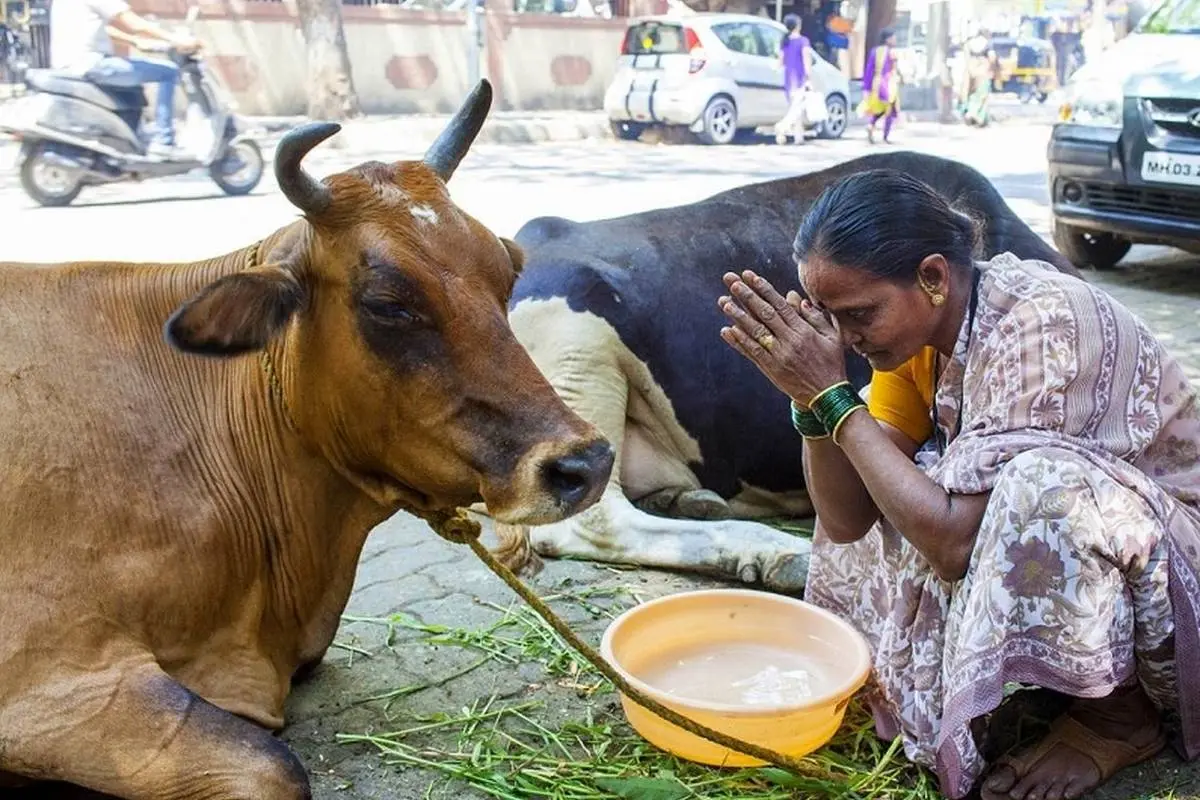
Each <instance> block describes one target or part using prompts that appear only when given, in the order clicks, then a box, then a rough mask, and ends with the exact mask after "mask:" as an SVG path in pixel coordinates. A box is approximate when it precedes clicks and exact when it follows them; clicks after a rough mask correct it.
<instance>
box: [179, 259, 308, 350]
mask: <svg viewBox="0 0 1200 800" xmlns="http://www.w3.org/2000/svg"><path fill="white" fill-rule="evenodd" d="M303 302H304V287H303V286H302V285H301V284H300V282H299V281H298V280H296V277H295V276H294V275H293V274H292V273H291V272H290V271H288V270H286V269H284V268H282V267H279V266H274V265H270V264H268V265H266V266H263V267H255V268H254V269H248V270H245V271H244V272H238V273H236V274H234V275H226V276H225V277H223V278H220V279H219V280H216V281H213V282H212V283H210V284H209V285H208V286H205V287H204V288H203V289H201V290H200V291H199V292H198V293H197V294H196V295H195V296H194V297H192V298H191V299H190V300H188V301H186V302H185V303H184V304H183V305H181V306H180V307H179V308H177V309H176V310H175V313H174V314H172V315H171V318H170V319H168V320H167V324H166V326H165V327H164V334H165V336H166V339H167V342H168V343H169V344H170V345H171V346H172V347H174V348H176V349H178V350H182V351H183V352H185V353H196V354H198V355H205V356H219V357H228V356H237V355H242V354H243V353H249V352H251V351H253V350H261V349H262V348H264V347H266V345H267V342H269V341H271V338H272V337H273V336H275V334H277V333H279V331H281V330H282V329H283V327H284V326H285V325H287V323H288V320H290V319H291V318H292V315H293V314H295V313H296V311H297V310H299V308H300V306H301V305H302V304H303Z"/></svg>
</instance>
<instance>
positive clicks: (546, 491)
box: [484, 438, 615, 525]
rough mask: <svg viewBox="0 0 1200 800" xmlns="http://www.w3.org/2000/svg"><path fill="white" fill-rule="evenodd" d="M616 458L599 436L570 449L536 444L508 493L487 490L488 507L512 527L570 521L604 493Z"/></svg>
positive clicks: (500, 520)
mask: <svg viewBox="0 0 1200 800" xmlns="http://www.w3.org/2000/svg"><path fill="white" fill-rule="evenodd" d="M614 458H615V457H614V454H613V449H612V445H610V444H609V443H608V441H607V440H605V439H599V438H597V439H592V440H589V441H586V442H583V443H580V444H576V445H574V446H569V447H566V448H564V447H563V446H562V445H559V446H557V447H555V446H553V445H541V446H537V447H534V448H532V449H531V450H530V452H529V453H527V454H526V455H525V456H524V458H522V459H521V461H520V462H519V463H518V464H517V469H516V474H515V475H514V476H513V480H512V482H511V484H510V485H509V487H506V488H507V489H508V490H507V491H504V490H500V491H498V492H497V491H487V490H486V489H485V491H484V498H485V500H486V501H487V504H488V510H489V511H490V513H491V514H492V516H493V517H494V518H495V519H496V520H497V521H499V522H504V523H507V524H510V525H546V524H549V523H551V522H558V521H559V520H562V519H566V518H567V517H570V516H572V515H574V514H578V513H579V512H580V511H583V510H584V509H586V508H588V507H589V506H591V505H592V504H593V503H595V502H596V501H597V500H599V499H600V496H601V495H602V494H604V487H605V486H607V485H608V481H609V477H610V476H611V475H612V470H613V461H614ZM488 495H493V497H492V498H488ZM495 495H499V496H495Z"/></svg>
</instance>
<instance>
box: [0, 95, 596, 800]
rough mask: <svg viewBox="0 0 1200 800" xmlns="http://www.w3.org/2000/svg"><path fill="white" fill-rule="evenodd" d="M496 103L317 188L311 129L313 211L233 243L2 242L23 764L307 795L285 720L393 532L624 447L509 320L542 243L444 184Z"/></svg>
mask: <svg viewBox="0 0 1200 800" xmlns="http://www.w3.org/2000/svg"><path fill="white" fill-rule="evenodd" d="M490 102H491V90H490V87H489V86H488V85H487V84H486V83H482V84H480V86H479V87H478V88H477V89H476V90H475V91H474V92H473V94H472V95H471V97H470V98H469V99H468V101H467V103H466V104H465V105H464V106H463V108H462V109H461V110H460V111H459V113H458V115H457V116H456V118H455V120H454V121H453V122H451V124H450V126H449V127H448V128H447V130H446V131H445V132H444V133H443V134H442V136H441V137H440V138H439V139H438V141H437V142H436V143H435V144H434V145H433V146H432V147H431V149H430V151H429V152H428V153H427V154H426V156H425V159H424V161H423V162H420V163H397V164H382V163H377V162H371V163H366V164H362V165H360V166H358V167H356V168H354V169H352V170H349V171H347V172H343V173H339V174H336V175H333V176H330V177H328V178H326V179H325V180H324V181H322V182H317V181H316V180H314V179H313V178H311V177H310V176H308V175H307V174H306V173H305V172H304V171H303V170H302V169H301V168H300V160H301V159H302V158H303V156H304V154H305V153H306V152H307V151H308V150H310V149H311V148H312V147H314V146H315V145H316V144H318V143H319V142H321V141H322V140H324V139H326V138H328V137H329V136H331V135H333V134H334V133H335V132H336V131H337V130H338V127H337V126H336V125H332V124H312V125H308V126H305V127H302V128H300V129H297V130H295V131H293V132H291V133H290V134H289V135H288V136H286V137H285V138H284V140H283V141H282V142H281V143H280V145H279V149H278V154H277V156H276V161H275V170H276V175H277V176H278V178H279V185H280V188H281V189H282V191H283V192H284V194H285V195H286V196H287V198H288V199H289V200H290V201H291V202H292V203H293V204H294V205H295V206H297V207H298V208H299V209H300V210H301V211H303V212H304V218H303V219H302V220H300V221H297V222H296V223H294V224H292V225H289V226H288V227H286V228H283V229H281V230H279V231H277V232H275V233H273V234H271V235H269V236H267V237H266V238H265V239H264V240H262V241H261V242H258V243H257V244H254V245H252V246H250V247H247V248H244V249H242V250H239V251H237V252H234V253H231V254H229V255H226V256H222V257H220V258H215V259H213V260H211V261H204V262H198V263H194V264H178V265H174V264H171V265H164V264H100V263H87V264H64V265H57V266H37V267H35V266H32V265H23V264H3V265H0V297H2V298H3V303H2V304H0V337H2V341H3V349H2V350H0V382H2V384H0V386H2V388H0V463H2V464H3V467H2V469H3V472H2V473H0V474H2V475H3V479H2V481H0V550H2V552H3V560H2V561H0V769H2V770H4V771H6V772H7V773H9V776H8V777H9V778H10V779H12V777H13V775H14V774H15V775H16V776H22V777H24V778H33V779H55V780H61V781H67V782H70V783H75V784H78V785H81V786H85V787H89V788H91V789H96V790H99V791H103V792H107V793H110V794H114V795H117V796H119V797H125V798H150V797H154V798H253V800H273V799H274V798H302V797H309V796H310V792H309V788H308V779H307V777H306V775H305V772H304V769H303V767H302V766H301V764H300V763H299V761H298V760H297V759H296V758H295V756H293V755H292V754H291V752H290V751H289V750H288V749H287V748H286V747H285V746H284V745H283V744H282V743H280V742H279V741H278V740H277V739H275V738H274V737H273V736H272V735H271V734H270V733H269V732H268V730H267V729H277V728H279V727H280V726H281V725H282V724H283V707H284V700H285V698H286V697H287V695H288V691H289V688H290V682H291V680H292V678H293V676H294V675H296V674H297V672H298V671H300V670H302V669H303V668H304V667H306V666H309V665H312V664H314V663H316V662H317V661H319V660H320V659H321V657H322V655H323V654H324V653H325V650H326V648H327V647H328V646H329V644H330V642H331V641H332V639H333V636H334V632H335V630H336V628H337V626H338V619H339V615H340V613H341V611H342V610H343V608H344V607H345V605H346V601H347V598H348V596H349V594H350V589H351V586H352V583H353V580H354V573H355V568H356V565H357V562H358V558H359V553H360V551H361V548H362V545H363V542H364V540H365V538H366V535H367V533H368V532H369V531H370V530H371V528H372V527H373V526H375V525H376V524H378V523H380V522H381V521H383V520H384V519H386V518H387V517H389V516H390V515H392V514H393V513H395V512H396V511H397V510H398V509H401V508H411V509H435V508H446V507H452V506H462V505H465V504H469V503H471V502H473V501H475V500H476V499H482V500H483V501H485V502H486V503H487V504H488V506H489V507H490V508H491V509H492V511H493V513H494V514H495V515H496V516H498V517H500V518H502V519H505V520H507V521H511V522H514V523H545V522H551V521H555V520H559V519H562V518H564V517H566V516H568V515H570V514H572V513H575V512H577V511H579V510H581V509H583V508H586V507H587V506H589V505H591V504H592V503H593V502H595V500H596V499H597V497H598V496H599V495H600V493H601V492H602V490H603V488H604V486H605V484H606V482H607V480H608V475H609V471H610V469H611V467H612V458H613V456H612V450H611V448H610V446H609V444H608V443H607V442H606V441H605V440H604V439H602V438H600V437H599V435H598V434H597V432H596V431H595V429H594V428H593V427H591V426H590V425H588V424H586V423H584V422H583V421H582V420H580V419H579V418H578V417H576V416H575V415H574V414H572V413H571V412H570V411H568V409H567V408H566V406H565V405H563V403H562V401H561V400H559V399H558V397H557V396H556V395H555V393H554V391H553V390H552V389H551V388H550V386H549V384H547V382H546V381H545V380H544V379H543V378H542V376H541V374H540V373H539V372H538V370H537V369H536V367H535V366H534V364H533V362H532V361H531V360H530V358H529V356H528V355H527V354H526V352H525V351H524V350H523V349H522V348H521V346H520V345H519V344H518V343H517V341H516V339H515V338H514V337H513V335H512V332H511V330H510V329H509V327H508V324H507V320H506V301H507V299H508V297H509V294H510V292H511V291H512V287H513V282H514V280H515V278H516V274H517V272H518V270H519V269H520V265H521V256H520V254H519V250H518V249H517V248H516V246H515V245H513V244H512V243H511V242H507V241H505V240H502V239H499V238H497V237H496V236H495V235H493V234H492V233H490V232H489V231H488V230H487V229H486V228H484V227H483V226H482V225H481V224H480V223H479V222H477V221H476V220H474V219H472V218H471V217H469V216H468V215H467V214H465V213H463V211H461V210H460V209H459V208H457V207H456V206H455V205H454V204H453V203H452V202H451V200H450V198H449V196H448V194H447V191H446V188H445V184H444V181H446V180H448V179H449V177H450V175H451V173H452V172H453V171H454V168H455V167H456V166H457V164H458V162H459V161H460V160H461V159H462V157H463V155H464V154H465V153H466V151H467V149H468V147H469V146H470V144H471V141H472V140H473V139H474V137H475V135H476V134H477V133H478V131H479V128H480V127H481V126H482V124H483V120H484V118H485V117H486V115H487V111H488V107H489V105H490ZM164 323H165V339H166V341H164V335H163V332H164ZM195 354H200V355H195ZM201 356H209V357H208V358H205V357H201Z"/></svg>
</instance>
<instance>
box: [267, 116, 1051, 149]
mask: <svg viewBox="0 0 1200 800" xmlns="http://www.w3.org/2000/svg"><path fill="white" fill-rule="evenodd" d="M902 118H903V120H904V121H906V122H920V123H936V122H938V112H937V111H934V110H917V111H904V112H902ZM1053 118H1054V110H1053V109H1049V108H1046V107H1045V106H1036V107H1031V106H1018V105H1014V106H1003V107H1000V108H997V109H995V110H994V111H993V120H994V123H995V124H997V125H1030V124H1044V123H1046V122H1050V121H1053ZM304 121H305V119H304V118H296V117H289V118H260V119H253V118H251V119H249V120H248V122H249V124H250V126H251V127H256V128H258V129H260V130H265V131H266V132H267V137H266V138H267V141H268V142H274V141H277V140H278V138H279V137H280V136H282V135H283V134H284V132H286V131H287V130H288V129H289V128H291V127H293V126H295V125H297V124H299V123H302V122H304ZM448 121H449V117H448V116H430V115H413V116H387V117H364V118H362V119H357V120H350V121H348V122H346V123H344V125H343V127H342V132H341V133H340V134H339V135H338V136H336V137H335V138H333V139H331V140H330V142H329V144H328V145H327V146H329V147H331V148H333V149H337V150H342V151H351V152H370V151H379V150H387V149H389V148H395V147H396V146H398V145H401V146H413V147H418V146H424V145H427V144H428V143H430V142H432V141H433V140H434V139H435V138H436V137H437V135H438V134H439V133H441V132H442V129H443V128H444V127H445V125H446V123H447V122H448ZM865 124H866V123H865V120H862V119H860V118H858V117H857V115H854V116H852V118H851V120H850V127H851V128H858V127H862V126H863V125H865ZM950 124H953V125H959V124H961V123H960V122H954V123H950ZM612 138H613V134H612V130H611V127H610V125H609V121H608V118H607V117H606V116H605V115H604V113H603V112H600V111H584V112H564V113H561V114H547V115H539V116H536V117H524V116H517V115H511V116H499V115H498V116H493V117H492V118H491V119H489V120H488V122H487V123H486V124H485V125H484V126H483V130H481V131H480V133H479V138H478V139H477V141H479V142H485V143H489V144H533V143H539V142H575V141H586V140H611V139H612Z"/></svg>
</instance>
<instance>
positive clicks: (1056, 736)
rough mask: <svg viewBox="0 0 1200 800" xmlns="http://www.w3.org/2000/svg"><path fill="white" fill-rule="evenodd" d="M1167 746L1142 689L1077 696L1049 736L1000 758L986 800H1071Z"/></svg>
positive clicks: (985, 791) (985, 789) (984, 794)
mask: <svg viewBox="0 0 1200 800" xmlns="http://www.w3.org/2000/svg"><path fill="white" fill-rule="evenodd" d="M1164 744H1165V740H1164V739H1163V736H1162V731H1161V728H1160V727H1159V715H1158V710H1157V709H1156V708H1155V707H1154V704H1153V703H1151V702H1150V699H1149V698H1148V697H1146V694H1145V692H1143V691H1142V690H1141V689H1140V688H1137V689H1134V690H1120V691H1118V692H1114V693H1113V694H1112V695H1109V696H1108V697H1105V698H1102V699H1099V700H1076V701H1075V703H1074V704H1073V705H1072V707H1071V710H1070V711H1068V712H1067V713H1066V714H1064V715H1063V716H1062V717H1060V718H1059V720H1058V721H1057V722H1055V723H1054V726H1053V727H1052V728H1051V729H1050V733H1049V734H1048V735H1047V736H1046V738H1045V740H1043V741H1042V742H1040V743H1039V744H1038V745H1036V746H1035V747H1033V748H1032V749H1030V750H1027V751H1025V752H1023V753H1020V754H1018V755H1017V756H1015V757H1009V758H1004V759H1001V760H1000V761H999V762H998V763H997V764H996V766H995V767H994V768H993V769H992V772H991V774H990V775H989V776H988V777H987V778H985V779H984V782H983V786H982V787H981V791H980V794H981V795H982V797H983V799H984V800H1065V799H1066V800H1071V799H1073V798H1077V797H1081V796H1082V795H1083V794H1085V793H1086V792H1089V791H1091V790H1092V789H1095V788H1096V787H1097V786H1099V785H1100V784H1102V783H1104V782H1105V781H1107V780H1108V778H1109V777H1111V776H1112V774H1113V773H1114V772H1116V771H1117V770H1119V769H1122V768H1124V767H1127V766H1130V765H1132V764H1137V763H1140V762H1142V761H1145V760H1146V759H1148V758H1150V757H1152V756H1154V755H1155V754H1156V753H1157V752H1158V751H1159V750H1161V749H1162V747H1163V745H1164Z"/></svg>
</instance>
